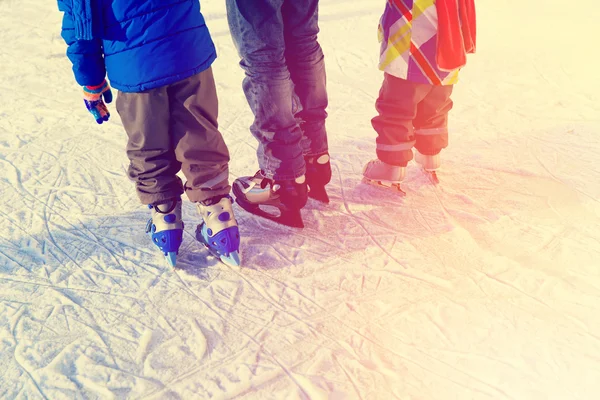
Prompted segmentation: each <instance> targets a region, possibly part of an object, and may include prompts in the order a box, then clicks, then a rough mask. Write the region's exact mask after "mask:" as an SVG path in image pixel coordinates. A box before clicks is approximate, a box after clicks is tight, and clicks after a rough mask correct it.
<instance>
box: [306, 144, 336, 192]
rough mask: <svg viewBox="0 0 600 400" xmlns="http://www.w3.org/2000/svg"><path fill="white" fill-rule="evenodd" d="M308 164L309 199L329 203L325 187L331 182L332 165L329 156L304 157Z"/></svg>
mask: <svg viewBox="0 0 600 400" xmlns="http://www.w3.org/2000/svg"><path fill="white" fill-rule="evenodd" d="M304 160H305V162H306V183H307V184H308V188H309V192H308V197H311V198H313V199H315V200H317V201H321V202H323V203H329V196H328V195H327V191H326V190H325V185H327V184H328V183H329V181H331V163H330V162H329V154H328V153H325V154H321V155H320V156H310V157H308V156H307V157H304Z"/></svg>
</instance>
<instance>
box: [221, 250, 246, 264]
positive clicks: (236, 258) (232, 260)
mask: <svg viewBox="0 0 600 400" xmlns="http://www.w3.org/2000/svg"><path fill="white" fill-rule="evenodd" d="M220 259H221V262H222V263H223V264H225V265H228V266H230V267H239V266H240V265H241V262H240V253H239V252H237V251H234V252H231V253H229V256H221V257H220Z"/></svg>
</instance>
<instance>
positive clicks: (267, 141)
mask: <svg viewBox="0 0 600 400" xmlns="http://www.w3.org/2000/svg"><path fill="white" fill-rule="evenodd" d="M318 3H319V2H318V0H227V17H228V20H229V27H230V30H231V35H232V37H233V41H234V43H235V45H236V48H237V50H238V52H239V54H240V57H241V58H242V60H241V62H240V65H241V66H242V68H243V69H244V71H245V72H246V77H245V79H244V83H243V88H244V93H245V94H246V99H247V100H248V104H249V105H250V108H251V109H252V112H253V113H254V117H255V118H254V123H253V124H252V126H251V127H250V130H251V132H252V134H253V135H254V137H255V138H256V139H257V140H258V142H259V146H258V151H257V155H258V163H259V166H260V169H261V170H262V171H263V173H264V174H265V175H266V176H267V177H268V178H271V179H277V180H286V179H294V178H297V177H299V176H301V175H304V173H305V172H306V166H305V163H304V157H305V156H315V155H320V154H323V153H325V152H327V150H328V147H327V132H326V129H325V119H326V118H327V113H326V111H325V108H326V107H327V91H326V87H325V64H324V61H323V51H322V50H321V47H320V46H319V43H318V42H317V34H318V32H319V26H318Z"/></svg>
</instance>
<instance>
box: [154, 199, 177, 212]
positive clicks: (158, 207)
mask: <svg viewBox="0 0 600 400" xmlns="http://www.w3.org/2000/svg"><path fill="white" fill-rule="evenodd" d="M180 201H181V199H170V200H167V201H164V202H161V203H156V204H150V208H153V209H154V210H156V212H157V213H160V214H170V213H172V212H173V211H174V210H175V208H176V207H177V203H179V202H180ZM167 204H168V205H169V206H168V207H166V209H165V210H162V209H161V206H166V205H167Z"/></svg>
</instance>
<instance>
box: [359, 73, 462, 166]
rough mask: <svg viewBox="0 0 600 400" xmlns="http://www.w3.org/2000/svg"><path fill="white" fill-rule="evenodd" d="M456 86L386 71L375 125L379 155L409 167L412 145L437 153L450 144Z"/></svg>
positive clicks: (427, 153)
mask: <svg viewBox="0 0 600 400" xmlns="http://www.w3.org/2000/svg"><path fill="white" fill-rule="evenodd" d="M452 88H453V86H451V85H450V86H434V85H427V84H423V83H415V82H410V81H407V80H405V79H400V78H396V77H395V76H392V75H389V74H387V73H386V74H385V78H384V81H383V85H382V86H381V90H380V92H379V98H378V99H377V103H376V107H377V111H378V112H379V115H378V116H377V117H375V118H373V120H372V121H371V122H372V125H373V128H374V129H375V130H376V131H377V134H378V136H377V158H378V159H380V160H381V161H383V162H385V163H387V164H390V165H396V166H399V167H406V165H407V164H408V162H409V161H410V160H412V158H413V153H412V148H413V147H415V148H416V149H417V150H419V152H420V153H421V154H426V155H435V154H438V153H439V152H440V151H442V149H444V148H446V147H447V146H448V112H449V111H450V110H451V109H452V100H451V99H450V95H451V94H452Z"/></svg>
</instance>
